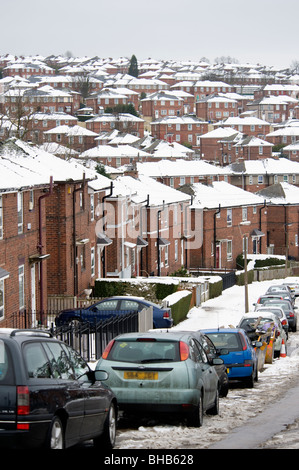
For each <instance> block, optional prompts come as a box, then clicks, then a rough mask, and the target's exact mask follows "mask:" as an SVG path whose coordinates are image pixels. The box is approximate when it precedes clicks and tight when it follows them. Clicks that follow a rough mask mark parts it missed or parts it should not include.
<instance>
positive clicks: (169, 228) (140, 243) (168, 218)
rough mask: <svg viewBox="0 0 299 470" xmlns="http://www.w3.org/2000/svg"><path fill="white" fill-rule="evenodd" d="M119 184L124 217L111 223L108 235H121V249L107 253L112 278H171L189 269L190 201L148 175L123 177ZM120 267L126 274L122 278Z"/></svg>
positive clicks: (117, 197) (117, 196)
mask: <svg viewBox="0 0 299 470" xmlns="http://www.w3.org/2000/svg"><path fill="white" fill-rule="evenodd" d="M113 184H114V185H115V189H114V190H113V193H112V198H113V196H114V203H115V202H117V201H118V209H117V210H115V211H114V213H115V214H117V215H118V217H117V218H116V219H115V221H112V222H111V221H110V222H109V220H108V227H109V228H110V232H109V230H107V235H108V237H109V238H110V239H112V238H113V231H114V230H116V233H117V235H118V236H117V237H116V238H117V245H115V244H111V245H109V246H108V249H107V251H108V260H109V261H108V263H110V264H109V266H110V275H113V276H114V277H115V276H119V277H128V276H130V275H143V276H144V275H145V276H147V275H158V276H160V275H161V276H166V275H168V274H171V273H173V272H174V271H176V270H178V269H180V268H181V267H182V266H185V265H188V263H189V260H187V259H186V247H187V245H186V243H187V237H188V235H189V232H190V226H189V225H188V223H189V213H188V210H189V209H188V207H189V206H190V196H188V195H187V194H184V193H182V192H180V191H177V190H175V189H172V188H169V187H167V186H165V185H163V184H161V183H158V182H156V181H154V180H153V179H152V178H149V177H146V176H143V175H139V176H138V177H131V176H122V177H118V178H117V179H116V180H115V181H114V182H113ZM112 198H111V199H109V198H107V202H109V201H110V200H111V201H112ZM128 198H129V199H128ZM127 202H130V205H129V206H128V207H127V209H126V204H127ZM111 230H112V231H111ZM124 233H125V234H126V238H125V239H124V237H123V236H121V235H122V234H124ZM118 266H121V267H122V270H121V272H117V267H118Z"/></svg>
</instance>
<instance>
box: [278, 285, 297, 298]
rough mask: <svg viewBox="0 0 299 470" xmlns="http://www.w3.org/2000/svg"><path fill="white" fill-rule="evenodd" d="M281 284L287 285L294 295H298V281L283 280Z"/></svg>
mask: <svg viewBox="0 0 299 470" xmlns="http://www.w3.org/2000/svg"><path fill="white" fill-rule="evenodd" d="M282 285H283V286H288V287H289V288H290V290H291V292H292V293H293V294H294V296H295V297H298V295H299V283H298V282H283V283H282Z"/></svg>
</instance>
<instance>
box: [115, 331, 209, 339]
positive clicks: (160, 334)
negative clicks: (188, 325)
mask: <svg viewBox="0 0 299 470" xmlns="http://www.w3.org/2000/svg"><path fill="white" fill-rule="evenodd" d="M200 334H201V332H200V331H181V330H167V329H165V330H164V329H163V330H157V331H156V330H155V331H154V330H151V331H145V332H135V333H123V334H121V335H118V336H116V338H114V339H115V340H117V341H119V340H128V341H130V340H131V341H132V340H134V339H140V338H142V339H146V338H155V339H159V340H162V341H163V340H177V341H180V340H181V339H182V338H184V337H186V336H187V337H190V336H195V337H196V336H199V335H200Z"/></svg>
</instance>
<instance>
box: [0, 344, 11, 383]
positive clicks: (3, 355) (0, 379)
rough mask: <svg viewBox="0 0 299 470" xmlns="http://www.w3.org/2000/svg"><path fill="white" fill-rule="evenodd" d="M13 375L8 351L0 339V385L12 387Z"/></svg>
mask: <svg viewBox="0 0 299 470" xmlns="http://www.w3.org/2000/svg"><path fill="white" fill-rule="evenodd" d="M13 384H14V373H13V365H12V361H11V357H10V353H9V350H8V348H7V346H6V344H5V342H4V341H3V340H1V339H0V385H13Z"/></svg>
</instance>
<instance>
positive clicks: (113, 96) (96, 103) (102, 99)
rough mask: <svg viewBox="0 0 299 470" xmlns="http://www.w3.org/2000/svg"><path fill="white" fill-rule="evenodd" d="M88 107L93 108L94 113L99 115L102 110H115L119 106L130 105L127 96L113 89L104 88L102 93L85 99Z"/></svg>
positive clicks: (99, 92)
mask: <svg viewBox="0 0 299 470" xmlns="http://www.w3.org/2000/svg"><path fill="white" fill-rule="evenodd" d="M85 104H86V106H87V107H91V108H92V109H93V111H94V113H96V114H97V113H99V112H100V110H101V109H104V110H105V109H106V108H115V106H118V105H126V104H128V98H127V95H125V94H122V93H119V92H118V91H117V90H115V89H113V88H102V90H101V91H98V92H96V93H93V94H92V95H89V96H88V97H87V98H86V99H85Z"/></svg>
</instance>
